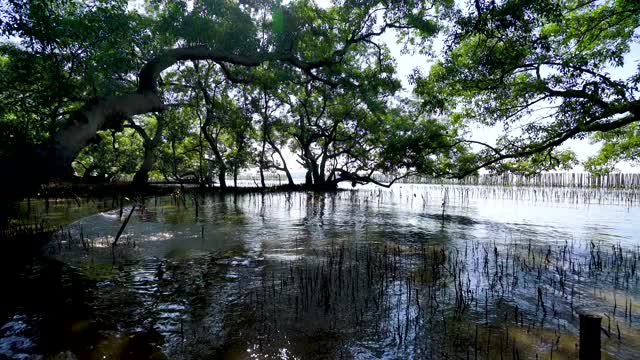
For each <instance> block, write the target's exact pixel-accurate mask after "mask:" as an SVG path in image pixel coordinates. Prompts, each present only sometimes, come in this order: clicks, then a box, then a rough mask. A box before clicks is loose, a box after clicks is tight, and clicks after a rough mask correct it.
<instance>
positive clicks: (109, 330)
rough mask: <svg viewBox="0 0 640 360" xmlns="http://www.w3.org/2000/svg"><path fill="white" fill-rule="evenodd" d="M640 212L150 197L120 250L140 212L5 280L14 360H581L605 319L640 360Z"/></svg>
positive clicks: (612, 353) (455, 192)
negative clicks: (581, 349)
mask: <svg viewBox="0 0 640 360" xmlns="http://www.w3.org/2000/svg"><path fill="white" fill-rule="evenodd" d="M635 199H636V194H635V193H633V192H625V191H619V192H615V191H613V192H590V191H587V190H575V189H574V190H568V189H517V188H515V189H514V188H508V189H502V188H490V187H462V186H458V187H456V186H447V187H443V186H435V185H398V186H394V187H393V188H392V189H391V190H387V189H380V188H374V187H364V188H361V189H358V190H356V191H343V192H337V193H320V194H316V193H303V192H298V193H274V194H264V195H261V194H248V195H210V196H206V197H199V198H193V197H191V196H186V197H184V198H175V197H163V198H152V199H146V200H145V201H144V205H143V207H138V208H137V209H136V210H135V211H134V213H133V215H132V217H131V221H130V223H129V224H128V226H127V227H126V229H125V231H124V233H123V236H122V237H121V238H120V240H119V242H118V246H116V247H115V248H112V247H111V246H110V244H111V242H112V241H113V238H114V236H115V234H116V233H117V232H118V229H119V228H120V226H121V224H122V221H124V219H125V218H126V216H127V214H128V213H129V210H130V207H126V208H125V209H123V216H122V217H120V216H119V212H120V211H119V209H115V210H111V211H106V212H100V213H97V214H94V215H91V216H86V217H81V218H80V219H79V220H77V221H75V222H73V223H72V224H70V225H68V226H67V227H66V228H65V230H64V231H63V232H60V233H58V234H56V235H55V236H54V238H53V240H52V241H51V242H50V244H49V245H48V246H47V247H46V248H45V249H43V256H40V257H37V258H35V259H33V261H32V262H31V263H30V264H27V265H26V266H25V267H24V268H22V269H19V270H16V271H15V273H8V274H3V275H2V289H4V290H3V293H4V294H3V297H2V300H0V323H1V324H3V325H2V326H0V358H2V357H7V358H33V357H38V356H43V357H45V358H46V357H49V356H54V355H58V356H62V354H65V356H67V357H68V358H72V356H74V357H77V358H86V359H97V358H164V357H168V358H172V359H173V358H177V359H179V358H230V359H236V358H237V359H249V358H251V359H254V358H282V359H293V358H300V359H308V358H358V359H369V358H389V359H392V358H476V357H478V358H500V357H503V358H509V357H522V358H536V356H537V357H538V358H551V356H553V358H577V350H576V342H577V335H578V313H580V312H595V313H598V314H601V315H603V316H604V318H603V327H604V328H605V330H606V332H607V335H605V334H603V335H602V336H603V355H604V356H605V357H610V358H629V359H632V358H638V357H640V328H639V327H640V325H637V324H640V316H638V315H639V313H638V309H637V307H638V305H637V304H640V296H639V295H640V294H639V291H638V290H639V289H640V288H639V286H638V274H637V272H636V269H635V267H636V262H637V259H638V258H639V257H640V256H639V254H640V253H639V251H638V249H639V247H638V245H639V244H640V241H639V240H640V239H639V237H640V235H639V234H640V223H638V222H637V221H636V219H638V215H640V208H639V207H637V206H636V203H635ZM195 201H197V202H198V205H197V206H196V204H195ZM91 204H93V205H91ZM96 204H101V207H108V202H90V203H89V205H85V204H83V203H81V204H80V206H78V204H77V203H75V202H74V203H69V204H68V205H67V207H62V208H61V209H58V210H59V211H57V212H56V211H52V210H51V209H50V210H49V212H48V213H47V212H46V211H42V210H38V216H39V217H40V218H43V219H46V218H47V217H48V216H49V217H51V218H52V219H57V218H58V219H59V218H60V216H61V215H60V214H59V212H60V211H63V212H64V211H66V212H67V213H68V214H69V213H70V214H81V213H82V211H91V210H87V209H88V208H90V209H96V210H97V209H98V207H97V205H96ZM34 206H35V205H34ZM65 209H66V210H65ZM82 209H84V210H82ZM96 210H94V211H96ZM618 329H619V330H618ZM618 333H619V334H620V335H619V338H618ZM71 354H73V355H71Z"/></svg>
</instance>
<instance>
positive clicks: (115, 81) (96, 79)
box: [2, 0, 447, 180]
mask: <svg viewBox="0 0 640 360" xmlns="http://www.w3.org/2000/svg"><path fill="white" fill-rule="evenodd" d="M445 3H447V2H445ZM354 5H356V4H355V3H354V4H352V3H351V2H350V1H346V2H345V4H341V6H334V7H331V8H329V9H320V8H318V7H317V6H316V5H314V3H313V2H310V1H295V2H291V3H289V4H287V5H278V4H275V3H271V2H268V1H265V2H260V1H257V2H246V3H243V4H238V3H236V2H232V1H222V0H217V1H215V0H196V1H167V2H164V1H153V2H149V6H148V8H147V13H146V14H145V15H140V14H136V13H131V12H127V11H126V2H125V1H123V0H111V1H105V2H98V3H95V4H94V3H88V4H84V3H82V2H76V1H62V0H60V1H53V2H43V1H37V0H12V1H10V2H9V9H8V10H7V13H6V14H5V16H3V19H5V20H4V22H3V27H2V30H3V34H4V35H6V36H11V37H17V38H19V39H20V44H21V46H22V47H23V48H24V49H21V52H24V53H28V54H44V55H47V54H48V55H49V56H51V57H53V58H55V59H57V60H56V61H58V62H59V64H57V65H58V67H57V68H58V69H59V70H60V72H64V73H65V74H66V73H68V74H69V75H70V76H72V77H74V78H75V77H77V78H78V81H79V82H80V85H79V88H77V89H76V88H74V87H71V86H70V85H69V86H68V85H66V84H63V85H62V87H63V88H64V89H65V93H61V94H62V95H63V96H66V95H65V94H66V92H68V93H69V95H68V97H66V98H65V99H66V100H69V101H77V102H75V103H73V104H69V105H68V106H63V107H64V111H62V112H61V111H59V112H58V113H56V115H55V117H56V123H57V125H56V130H55V131H51V136H50V137H49V138H48V141H47V142H45V143H42V144H40V145H39V146H38V147H37V149H36V150H37V151H36V154H35V161H36V162H38V163H40V164H41V165H42V166H41V167H40V168H39V169H40V170H41V171H38V173H39V174H41V175H42V178H41V180H46V179H48V178H52V177H63V178H65V177H68V176H69V175H70V174H71V170H70V169H71V163H72V162H73V160H74V159H75V158H76V156H77V154H78V153H79V152H80V151H81V150H82V149H83V148H84V147H86V146H87V145H88V144H89V143H90V142H91V141H92V139H94V138H95V136H96V133H97V131H100V130H109V129H115V130H121V129H122V126H123V123H124V122H125V120H126V119H128V118H131V117H132V116H134V115H138V114H144V113H148V112H154V111H164V110H165V109H166V104H165V103H164V102H163V99H162V98H161V96H160V95H159V87H161V86H162V82H161V74H162V73H163V71H165V70H166V69H168V68H171V67H174V66H176V65H177V64H180V63H183V62H185V61H195V60H201V61H208V62H212V63H215V64H216V65H217V66H219V67H220V69H221V70H222V71H223V72H224V73H225V74H226V75H227V76H228V77H229V78H234V77H236V72H237V70H238V68H245V69H246V68H254V67H257V66H259V65H262V64H273V65H274V66H280V67H284V68H286V69H289V70H290V71H292V72H293V73H296V74H302V75H303V76H305V77H307V78H309V79H311V80H313V81H318V82H322V83H325V84H327V85H329V86H332V87H338V86H341V85H343V84H346V83H353V80H351V79H350V74H349V73H345V68H344V67H343V64H344V59H345V57H346V56H347V55H348V54H349V53H350V51H351V50H352V49H353V48H354V47H356V46H365V47H369V48H372V49H376V48H379V47H380V46H381V45H379V44H377V43H376V42H375V40H376V37H377V36H378V35H380V34H382V33H384V32H385V31H386V30H387V29H390V28H396V29H401V30H402V31H405V32H407V31H410V29H419V30H420V31H423V32H431V33H433V32H434V31H435V26H434V22H433V21H432V20H425V16H426V15H427V11H431V13H433V9H432V8H433V6H432V5H429V6H426V5H424V4H417V3H414V2H407V3H404V2H399V3H397V4H395V5H394V4H389V3H386V2H378V1H364V2H358V4H357V5H358V7H357V9H356V8H354V7H353V6H354ZM354 9H356V10H354ZM407 13H409V14H417V16H413V15H412V16H409V17H405V16H402V15H403V14H407ZM377 14H383V16H378V15H377ZM104 24H108V25H107V26H108V27H107V28H105V27H104ZM83 34H91V36H92V37H90V38H85V35H83ZM74 36H75V37H79V38H75V37H74ZM114 42H115V43H114ZM96 44H98V45H96ZM372 56H373V55H372ZM72 64H76V66H77V67H78V68H77V69H76V68H70V66H71V65H72ZM84 69H89V70H91V71H84ZM93 69H95V71H93ZM63 70H64V71H63ZM137 70H139V71H137ZM103 82H104V86H98V85H101V84H103ZM134 84H135V85H136V86H135V89H134V88H132V85H134ZM92 90H94V91H93V92H92ZM80 104H82V105H81V106H79V107H78V105H80ZM32 174H33V172H32ZM33 175H35V174H33Z"/></svg>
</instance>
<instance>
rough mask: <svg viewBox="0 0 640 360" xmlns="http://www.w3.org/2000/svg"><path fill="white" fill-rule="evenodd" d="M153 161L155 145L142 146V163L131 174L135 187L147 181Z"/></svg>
mask: <svg viewBox="0 0 640 360" xmlns="http://www.w3.org/2000/svg"><path fill="white" fill-rule="evenodd" d="M154 162H155V146H151V144H149V145H146V144H145V146H144V159H143V160H142V165H141V166H140V168H139V169H138V171H136V173H135V175H133V185H134V186H136V187H140V186H145V185H146V184H147V182H149V172H150V171H151V170H152V169H153V163H154Z"/></svg>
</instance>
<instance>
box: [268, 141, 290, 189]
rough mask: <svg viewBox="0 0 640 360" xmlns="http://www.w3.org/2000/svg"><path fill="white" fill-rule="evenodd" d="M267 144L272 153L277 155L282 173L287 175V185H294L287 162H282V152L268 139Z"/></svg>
mask: <svg viewBox="0 0 640 360" xmlns="http://www.w3.org/2000/svg"><path fill="white" fill-rule="evenodd" d="M267 143H268V144H269V146H271V148H272V149H273V151H275V152H276V153H277V154H278V156H279V157H280V161H282V171H284V173H285V174H286V175H287V181H289V185H290V186H293V185H295V183H294V182H293V176H291V172H290V171H289V168H288V167H287V162H286V161H285V160H284V156H283V155H282V152H281V151H280V149H279V148H278V147H277V146H276V144H275V143H274V142H273V141H272V140H270V138H269V139H267Z"/></svg>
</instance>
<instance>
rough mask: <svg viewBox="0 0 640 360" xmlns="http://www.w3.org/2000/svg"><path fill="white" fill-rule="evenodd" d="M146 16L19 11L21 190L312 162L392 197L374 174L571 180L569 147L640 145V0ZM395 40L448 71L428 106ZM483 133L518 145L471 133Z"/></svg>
mask: <svg viewBox="0 0 640 360" xmlns="http://www.w3.org/2000/svg"><path fill="white" fill-rule="evenodd" d="M138 5H141V7H131V6H129V4H128V2H127V1H124V0H94V1H78V0H55V1H43V0H8V1H7V2H6V6H4V8H2V9H1V12H2V13H1V15H0V31H1V32H2V36H3V37H4V41H3V42H2V45H0V85H1V86H0V93H1V94H0V95H1V96H0V136H1V137H2V140H3V141H2V145H0V160H1V161H2V162H3V164H7V165H5V166H11V167H12V168H15V169H16V172H17V173H19V174H21V175H23V176H22V177H21V178H20V179H17V180H16V181H18V182H20V181H23V179H24V178H30V179H32V181H33V182H36V183H39V182H46V181H49V180H51V179H55V178H62V179H71V178H73V177H74V176H78V177H81V178H82V179H84V180H85V181H112V180H115V179H121V180H126V179H130V180H133V181H134V182H135V183H138V184H144V183H146V182H147V181H148V179H149V178H150V177H151V178H157V179H166V180H173V181H186V180H190V181H197V182H199V183H200V184H202V185H203V186H205V185H209V184H212V183H214V182H215V183H217V184H218V185H219V186H223V187H224V186H227V184H226V182H227V181H226V179H227V178H228V177H231V178H233V179H234V180H235V179H237V177H238V174H239V173H241V172H242V171H243V170H247V169H256V171H257V172H258V173H259V174H260V178H261V184H262V185H263V186H264V185H265V175H266V174H269V173H276V172H277V173H281V174H282V175H284V176H285V177H286V178H287V181H288V183H289V184H292V183H293V182H294V181H293V176H292V174H291V169H292V168H293V167H297V166H299V167H302V168H303V169H305V171H306V173H307V176H306V184H307V185H308V186H316V187H335V186H336V185H337V184H338V183H339V182H341V181H349V182H351V183H354V184H355V183H369V182H374V183H378V184H380V185H386V186H388V184H382V183H379V182H378V181H376V180H375V175H377V174H386V175H391V176H392V178H396V179H399V178H402V177H405V176H409V175H414V174H415V175H423V176H440V177H462V176H466V175H470V174H475V173H477V172H478V171H479V170H480V169H483V168H484V169H488V171H496V172H500V171H514V172H520V173H533V172H537V171H543V170H551V169H557V168H562V167H564V168H569V167H571V166H573V165H574V164H575V163H576V162H577V158H576V155H575V154H574V153H572V152H571V151H568V150H567V149H563V148H562V147H561V145H562V144H563V143H564V142H565V141H567V140H569V139H576V138H577V139H582V138H586V137H590V136H594V140H595V141H598V140H600V141H604V142H605V145H604V147H603V150H602V152H601V153H600V154H598V155H597V156H596V157H594V158H593V159H591V160H589V162H588V163H587V164H586V167H587V169H590V170H592V171H604V170H603V169H609V170H610V169H611V164H612V163H613V162H615V161H618V160H629V159H631V160H633V159H635V154H636V153H637V150H635V149H636V147H635V142H634V141H633V139H635V136H636V135H635V134H636V133H637V131H636V127H637V125H636V124H637V121H638V120H640V118H639V116H640V103H639V101H640V100H638V82H639V81H640V71H638V69H636V71H635V72H634V73H633V74H631V75H630V76H628V77H626V78H625V77H621V76H619V74H618V73H616V71H617V70H616V69H619V68H620V67H622V66H625V65H627V66H628V64H627V63H626V62H628V61H627V60H626V57H625V56H626V55H627V54H628V53H629V52H630V49H631V48H632V47H633V46H634V44H637V43H638V36H639V33H638V25H639V21H640V11H639V10H640V7H639V6H638V5H637V3H636V2H635V1H631V0H627V1H625V0H618V1H584V0H563V1H555V0H542V1H538V0H535V1H534V0H504V1H493V0H492V1H483V0H474V1H469V2H467V3H455V2H453V1H450V0H431V1H425V2H422V1H419V2H416V1H393V2H388V1H376V0H364V1H363V0H359V1H355V0H341V1H333V2H332V4H331V5H330V6H324V7H321V6H318V4H316V3H315V2H314V1H310V0H296V1H290V2H288V3H286V4H283V3H282V2H280V1H273V0H255V1H239V2H238V1H231V0H194V1H167V0H147V1H145V2H143V3H140V4H138ZM386 33H391V34H392V35H395V36H396V38H397V41H398V42H399V43H401V44H402V45H403V46H404V49H405V51H408V52H421V53H423V54H427V55H428V56H431V57H432V58H433V60H434V63H433V65H432V66H431V67H430V68H429V69H427V70H425V71H423V72H421V71H418V70H416V71H415V72H414V74H413V76H412V77H411V79H410V80H411V82H412V83H413V84H415V88H414V94H413V95H409V94H407V93H406V92H404V91H403V89H402V85H401V81H400V80H401V79H399V78H398V75H397V67H398V63H397V61H396V59H394V57H393V56H392V52H391V51H390V49H389V47H388V44H386V43H385V42H384V41H383V38H382V35H384V34H386ZM415 65H421V64H415ZM423 65H426V64H423ZM474 123H480V124H483V125H487V126H501V127H502V128H503V129H504V133H505V135H504V136H501V137H499V138H498V139H497V141H496V142H495V143H485V142H480V141H476V140H473V138H471V137H470V135H471V128H472V127H473V124H474ZM607 149H609V150H607ZM625 149H626V150H625ZM25 159H26V160H27V161H25ZM596 169H599V170H596Z"/></svg>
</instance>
